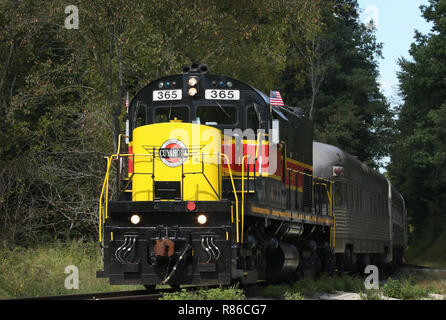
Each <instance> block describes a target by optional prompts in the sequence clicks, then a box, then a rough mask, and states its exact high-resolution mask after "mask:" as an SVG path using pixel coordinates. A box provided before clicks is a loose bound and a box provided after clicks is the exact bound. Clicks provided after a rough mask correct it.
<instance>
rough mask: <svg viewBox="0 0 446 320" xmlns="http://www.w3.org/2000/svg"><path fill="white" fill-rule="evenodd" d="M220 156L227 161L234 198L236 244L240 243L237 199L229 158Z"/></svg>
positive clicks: (223, 155)
mask: <svg viewBox="0 0 446 320" xmlns="http://www.w3.org/2000/svg"><path fill="white" fill-rule="evenodd" d="M221 156H222V157H224V158H225V159H226V161H227V166H228V169H229V176H230V177H231V183H232V189H233V192H234V197H235V224H236V228H235V230H236V238H237V242H240V238H239V227H238V224H239V217H238V197H237V190H236V189H235V184H234V179H233V177H232V170H231V166H230V165H229V164H230V161H229V157H228V156H227V155H226V154H224V153H222V154H221ZM231 217H232V215H231Z"/></svg>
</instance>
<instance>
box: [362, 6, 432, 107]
mask: <svg viewBox="0 0 446 320" xmlns="http://www.w3.org/2000/svg"><path fill="white" fill-rule="evenodd" d="M358 3H359V7H360V9H361V14H360V19H361V21H363V22H367V21H369V20H370V19H371V18H373V19H374V20H375V22H376V25H377V31H376V37H377V40H378V41H379V42H382V43H383V45H384V47H383V56H384V59H381V60H380V61H379V66H380V73H381V78H380V79H379V82H380V83H381V88H382V91H383V92H384V94H385V95H386V96H387V97H388V98H389V99H390V102H391V103H392V104H395V103H398V101H399V99H398V96H397V85H398V79H397V76H396V72H397V71H398V70H399V67H398V64H397V60H398V58H400V57H406V58H410V54H409V49H410V44H411V43H412V42H414V34H415V30H418V31H420V32H421V33H423V34H427V33H429V31H430V28H431V24H429V23H428V22H427V21H426V20H424V18H423V17H421V10H420V9H419V6H420V5H427V4H429V1H428V0H358Z"/></svg>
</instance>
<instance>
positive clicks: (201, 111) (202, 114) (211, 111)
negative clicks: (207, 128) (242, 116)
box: [197, 105, 238, 125]
mask: <svg viewBox="0 0 446 320" xmlns="http://www.w3.org/2000/svg"><path fill="white" fill-rule="evenodd" d="M197 118H200V123H201V124H204V125H234V124H236V123H237V122H238V117H237V108H236V107H234V106H221V105H216V106H200V107H198V108H197Z"/></svg>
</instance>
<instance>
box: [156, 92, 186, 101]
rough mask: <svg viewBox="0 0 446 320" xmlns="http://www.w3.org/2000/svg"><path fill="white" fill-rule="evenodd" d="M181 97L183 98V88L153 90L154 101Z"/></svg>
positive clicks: (179, 98)
mask: <svg viewBox="0 0 446 320" xmlns="http://www.w3.org/2000/svg"><path fill="white" fill-rule="evenodd" d="M181 99H182V91H181V89H178V90H155V91H153V101H166V100H181Z"/></svg>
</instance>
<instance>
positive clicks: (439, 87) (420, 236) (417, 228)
mask: <svg viewBox="0 0 446 320" xmlns="http://www.w3.org/2000/svg"><path fill="white" fill-rule="evenodd" d="M445 4H446V1H444V0H433V1H430V2H429V5H427V6H422V7H421V9H422V10H421V11H422V15H423V17H424V18H425V19H426V20H427V21H430V22H432V24H433V28H432V31H434V32H433V33H429V34H427V35H422V34H420V33H419V32H416V33H415V42H414V43H413V44H412V46H411V49H410V54H411V56H412V57H411V59H410V60H408V59H404V58H401V59H400V60H399V65H400V67H401V72H400V73H399V74H398V78H399V82H400V91H401V95H402V98H403V99H404V101H403V104H402V105H401V106H399V109H398V121H397V123H396V129H397V130H398V132H397V134H396V136H395V139H394V141H393V143H392V151H391V158H392V162H391V164H390V165H389V167H388V171H389V176H390V177H391V180H392V182H393V184H395V185H396V186H397V188H398V189H399V190H400V191H401V192H402V193H403V195H404V196H405V199H406V207H407V210H408V216H409V223H410V225H411V235H410V238H409V245H410V248H411V250H412V252H413V253H416V252H418V253H424V252H425V251H426V250H428V249H429V248H431V247H432V246H434V245H435V243H436V242H437V240H438V239H439V238H440V237H441V234H442V233H444V231H445V227H444V226H445V225H446V214H445V212H444V210H443V208H444V206H445V205H446V192H445V190H446V179H445V177H446V170H445V168H446V166H445V164H446V151H445V150H446V144H445V141H446V140H445V137H446V126H445V116H446V86H445V83H444V74H445V72H446V63H445V61H446V60H445V58H446V51H445V50H444V48H445V46H446V41H445V38H444V34H445V32H446V29H445V26H444V23H443V16H444V14H445V13H446V7H445ZM430 252H431V253H433V251H430ZM425 258H426V259H427V260H432V259H435V260H438V258H439V257H438V256H435V255H434V256H431V257H425ZM443 261H444V258H443Z"/></svg>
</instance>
